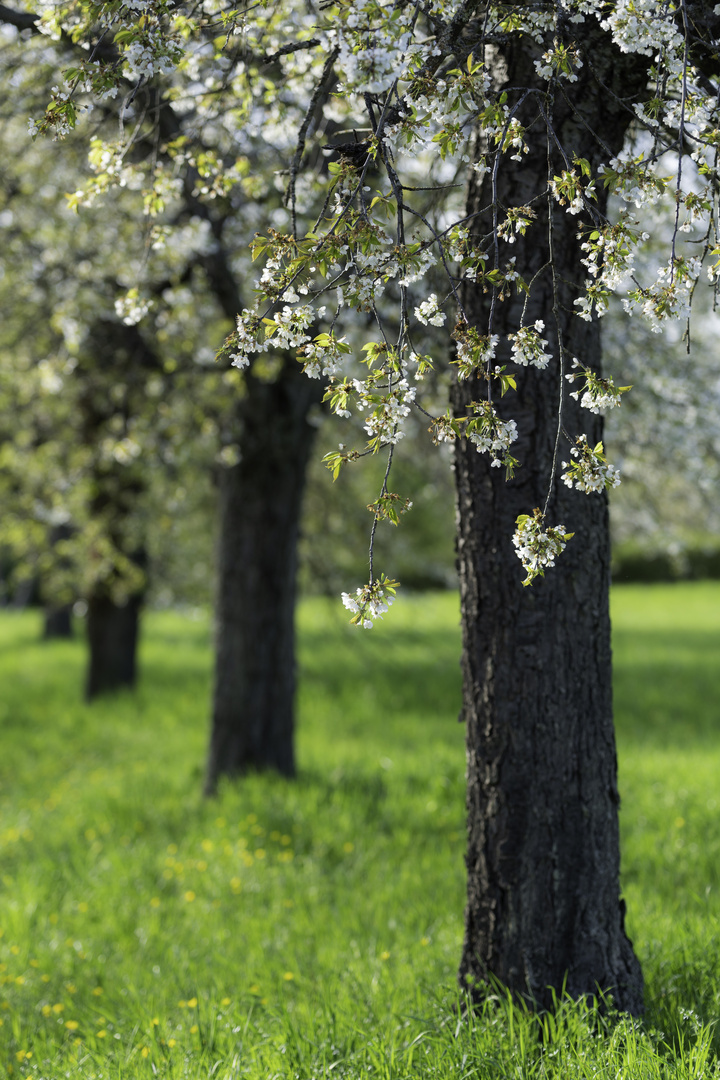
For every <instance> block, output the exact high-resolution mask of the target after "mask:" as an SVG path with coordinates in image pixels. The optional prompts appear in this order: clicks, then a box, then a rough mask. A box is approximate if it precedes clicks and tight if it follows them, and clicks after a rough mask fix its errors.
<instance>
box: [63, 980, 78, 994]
mask: <svg viewBox="0 0 720 1080" xmlns="http://www.w3.org/2000/svg"><path fill="white" fill-rule="evenodd" d="M65 989H66V990H67V992H68V994H77V986H75V983H65Z"/></svg>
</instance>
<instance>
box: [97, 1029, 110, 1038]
mask: <svg viewBox="0 0 720 1080" xmlns="http://www.w3.org/2000/svg"><path fill="white" fill-rule="evenodd" d="M95 1035H96V1036H97V1038H98V1039H104V1038H105V1036H106V1035H107V1031H106V1030H105V1028H101V1029H100V1031H96V1032H95Z"/></svg>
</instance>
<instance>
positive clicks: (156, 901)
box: [150, 896, 160, 907]
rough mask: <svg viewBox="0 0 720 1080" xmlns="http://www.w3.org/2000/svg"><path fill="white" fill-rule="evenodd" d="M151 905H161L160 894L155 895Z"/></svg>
mask: <svg viewBox="0 0 720 1080" xmlns="http://www.w3.org/2000/svg"><path fill="white" fill-rule="evenodd" d="M150 907H160V897H159V896H153V898H152V900H151V901H150Z"/></svg>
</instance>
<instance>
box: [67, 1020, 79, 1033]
mask: <svg viewBox="0 0 720 1080" xmlns="http://www.w3.org/2000/svg"><path fill="white" fill-rule="evenodd" d="M65 1027H66V1028H67V1029H68V1031H77V1029H78V1028H79V1027H80V1025H79V1023H78V1022H77V1020H66V1021H65Z"/></svg>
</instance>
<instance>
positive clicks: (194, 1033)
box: [190, 1024, 200, 1035]
mask: <svg viewBox="0 0 720 1080" xmlns="http://www.w3.org/2000/svg"><path fill="white" fill-rule="evenodd" d="M199 1030H200V1028H199V1027H198V1026H197V1024H193V1026H192V1027H191V1028H190V1034H191V1035H197V1033H198V1031H199Z"/></svg>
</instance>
